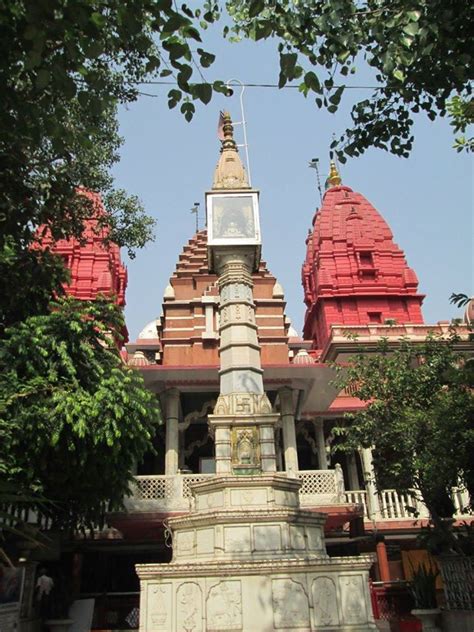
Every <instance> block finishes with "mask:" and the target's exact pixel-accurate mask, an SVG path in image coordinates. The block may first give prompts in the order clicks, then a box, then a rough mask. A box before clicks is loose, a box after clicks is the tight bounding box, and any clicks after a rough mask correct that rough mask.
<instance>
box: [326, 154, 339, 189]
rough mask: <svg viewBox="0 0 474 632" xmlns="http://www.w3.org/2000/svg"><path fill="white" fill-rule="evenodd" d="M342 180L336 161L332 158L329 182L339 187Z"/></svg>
mask: <svg viewBox="0 0 474 632" xmlns="http://www.w3.org/2000/svg"><path fill="white" fill-rule="evenodd" d="M341 182H342V180H341V176H340V175H339V171H338V170H337V167H336V163H335V162H334V160H331V167H330V170H329V176H328V179H327V183H328V185H329V186H330V187H338V186H339V185H340V184H341Z"/></svg>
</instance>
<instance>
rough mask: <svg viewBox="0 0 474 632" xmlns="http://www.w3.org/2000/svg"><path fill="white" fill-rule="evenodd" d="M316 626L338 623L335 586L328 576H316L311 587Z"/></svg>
mask: <svg viewBox="0 0 474 632" xmlns="http://www.w3.org/2000/svg"><path fill="white" fill-rule="evenodd" d="M311 592H312V595H313V604H314V622H315V624H316V626H318V627H319V626H327V625H339V614H338V609H337V595H336V586H335V584H334V582H333V580H332V579H331V578H330V577H317V578H316V579H315V580H313V585H312V588H311Z"/></svg>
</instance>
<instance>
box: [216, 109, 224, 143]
mask: <svg viewBox="0 0 474 632" xmlns="http://www.w3.org/2000/svg"><path fill="white" fill-rule="evenodd" d="M224 120H225V119H224V112H222V110H221V111H220V112H219V123H218V124H217V138H218V139H219V140H224V138H225V137H224Z"/></svg>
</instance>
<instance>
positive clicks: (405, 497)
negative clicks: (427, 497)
mask: <svg viewBox="0 0 474 632" xmlns="http://www.w3.org/2000/svg"><path fill="white" fill-rule="evenodd" d="M378 497H379V507H380V517H381V518H382V520H410V518H413V519H416V518H427V517H428V515H429V514H428V510H427V509H426V507H425V505H424V504H423V503H422V502H421V500H420V499H419V498H418V497H417V495H416V492H415V491H413V492H411V493H408V494H399V493H398V492H397V491H396V490H395V489H383V490H382V491H381V492H380V493H379V495H378Z"/></svg>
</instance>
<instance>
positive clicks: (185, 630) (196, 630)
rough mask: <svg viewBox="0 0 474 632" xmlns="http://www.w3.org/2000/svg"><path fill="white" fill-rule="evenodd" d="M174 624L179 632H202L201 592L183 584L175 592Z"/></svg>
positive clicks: (192, 586)
mask: <svg viewBox="0 0 474 632" xmlns="http://www.w3.org/2000/svg"><path fill="white" fill-rule="evenodd" d="M176 622H177V629H178V630H179V631H180V632H202V590H201V587H200V586H199V585H198V584H196V583H195V582H184V583H183V584H181V585H180V586H179V588H178V590H177V592H176Z"/></svg>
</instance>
